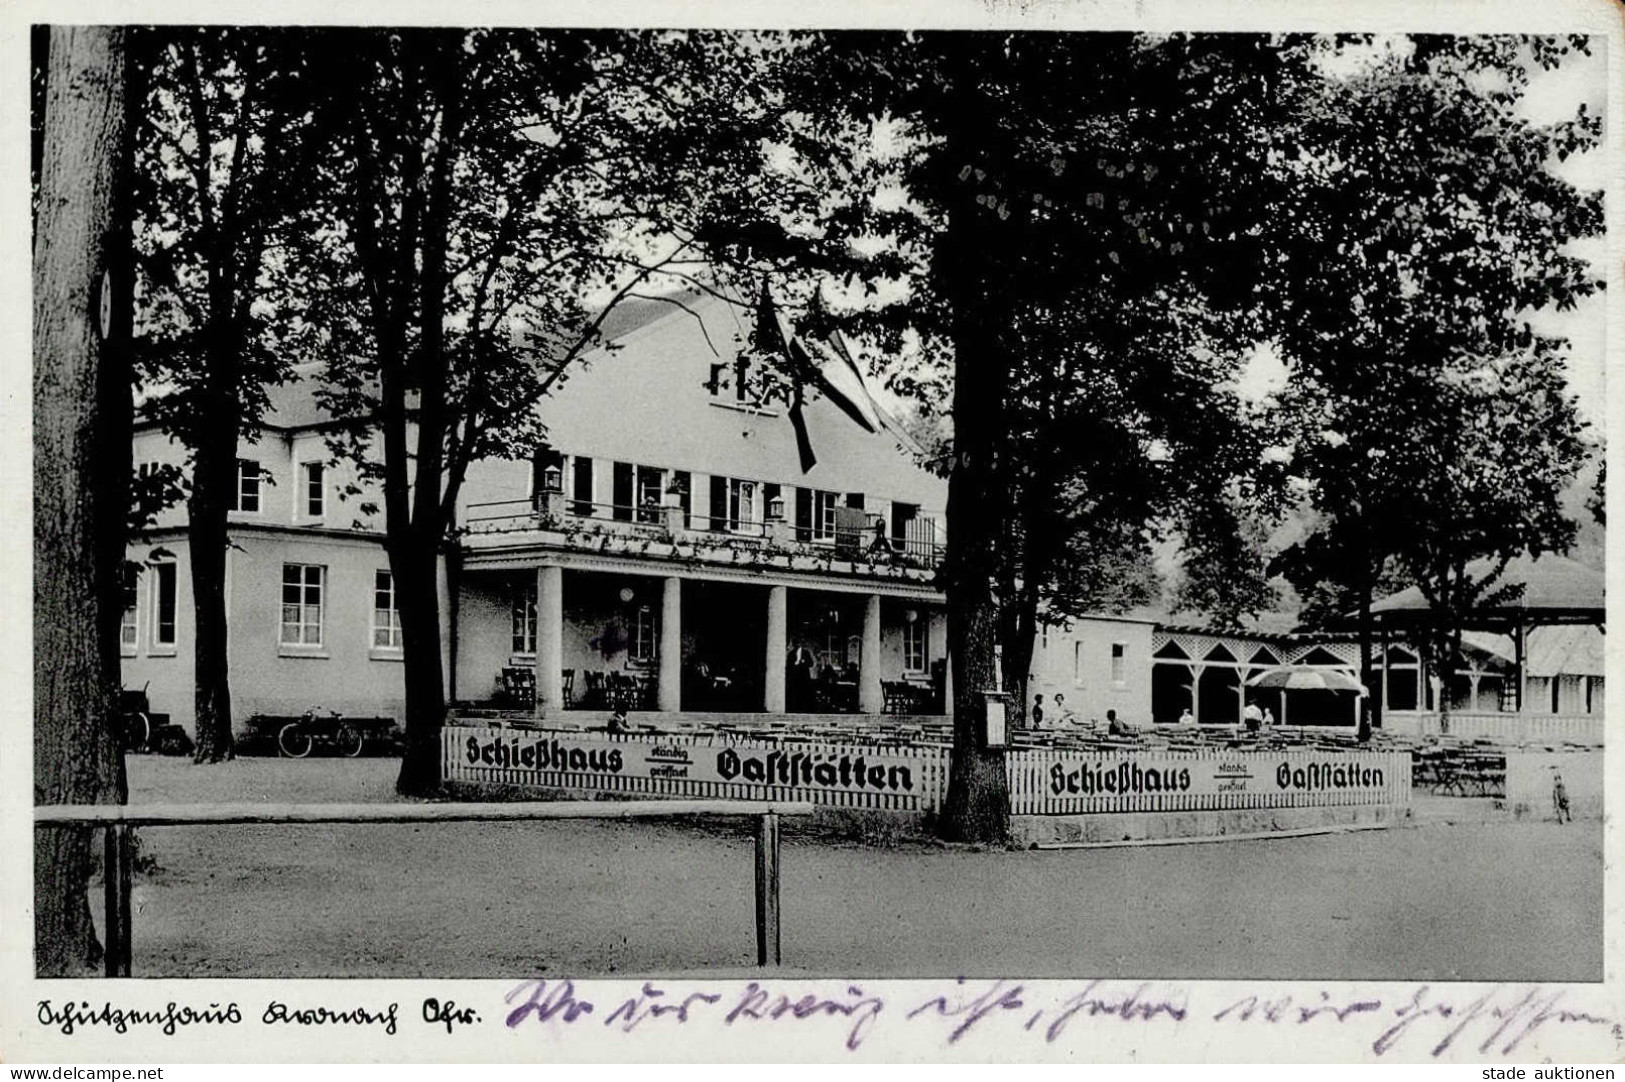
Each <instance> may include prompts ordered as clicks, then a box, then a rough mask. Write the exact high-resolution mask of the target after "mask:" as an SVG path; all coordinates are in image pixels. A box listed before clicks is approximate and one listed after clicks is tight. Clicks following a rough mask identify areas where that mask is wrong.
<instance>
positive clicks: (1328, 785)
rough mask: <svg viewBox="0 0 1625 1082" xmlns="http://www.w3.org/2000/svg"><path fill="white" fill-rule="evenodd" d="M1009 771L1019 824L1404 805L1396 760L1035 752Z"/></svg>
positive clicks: (1405, 776)
mask: <svg viewBox="0 0 1625 1082" xmlns="http://www.w3.org/2000/svg"><path fill="white" fill-rule="evenodd" d="M1008 762H1009V764H1010V803H1011V810H1012V811H1013V812H1015V813H1016V814H1018V815H1065V814H1073V813H1079V812H1134V811H1222V810H1227V809H1232V808H1290V807H1316V806H1320V807H1324V806H1328V805H1346V804H1403V803H1406V802H1408V801H1409V799H1410V786H1411V768H1410V756H1409V755H1408V754H1405V753H1403V752H1401V753H1393V752H1329V753H1328V752H1310V751H1296V750H1295V751H1246V752H1155V751H1152V752H1145V753H1140V752H1118V753H1110V754H1099V755H1084V754H1079V753H1067V752H1061V751H1054V752H1051V751H1042V750H1037V749H1034V750H1027V751H1020V752H1014V753H1012V754H1011V755H1010V756H1009V757H1008Z"/></svg>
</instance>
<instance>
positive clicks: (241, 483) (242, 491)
mask: <svg viewBox="0 0 1625 1082" xmlns="http://www.w3.org/2000/svg"><path fill="white" fill-rule="evenodd" d="M263 477H264V474H263V473H262V472H261V470H260V464H259V463H258V462H255V461H254V460H253V459H251V458H239V459H238V460H237V503H236V506H234V507H233V508H232V510H233V511H248V512H252V513H256V514H257V513H258V512H259V509H260V481H261V479H262V478H263Z"/></svg>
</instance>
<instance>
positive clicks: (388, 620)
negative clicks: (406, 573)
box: [372, 571, 401, 650]
mask: <svg viewBox="0 0 1625 1082" xmlns="http://www.w3.org/2000/svg"><path fill="white" fill-rule="evenodd" d="M372 644H373V646H375V647H378V648H381V649H385V650H399V649H400V647H401V612H400V609H398V608H396V607H395V576H394V575H393V574H391V573H390V572H388V571H375V572H373V576H372Z"/></svg>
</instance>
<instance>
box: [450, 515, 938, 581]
mask: <svg viewBox="0 0 1625 1082" xmlns="http://www.w3.org/2000/svg"><path fill="white" fill-rule="evenodd" d="M840 511H841V514H840V515H838V516H837V518H836V521H835V522H834V523H833V525H832V526H830V527H829V528H827V529H825V530H824V531H822V535H821V536H820V535H819V534H817V533H815V532H814V531H813V530H811V529H808V528H806V527H800V528H798V527H796V526H794V525H793V524H791V523H789V522H786V521H783V520H770V521H767V522H750V521H734V520H724V519H717V520H714V521H713V520H712V519H711V518H710V516H709V515H706V514H703V513H701V512H699V511H697V510H696V511H684V510H683V508H681V507H679V506H675V505H672V504H648V503H646V504H643V505H640V506H628V505H621V504H608V503H591V502H587V501H583V500H577V499H571V498H567V497H565V496H564V495H563V494H562V493H547V494H544V495H543V496H542V497H541V498H540V499H539V500H536V501H532V500H498V501H494V502H488V503H474V504H469V505H468V507H467V509H466V512H465V519H464V522H463V523H462V526H461V529H460V531H459V532H460V533H461V535H462V537H463V540H464V544H465V545H467V546H468V547H470V548H475V549H486V548H492V547H497V546H501V547H509V546H512V545H521V544H535V545H537V546H539V547H543V548H554V549H566V550H573V551H579V552H590V553H604V554H606V555H619V556H636V557H644V558H648V559H654V560H660V559H671V560H687V561H692V560H699V561H701V562H704V563H715V564H732V565H735V566H754V567H760V568H773V567H777V568H779V569H782V570H792V571H822V572H834V573H840V574H853V575H869V576H879V577H886V578H906V579H912V580H915V581H928V580H929V579H930V578H931V577H932V576H933V575H934V574H935V572H936V569H937V567H938V566H939V564H940V563H941V561H942V555H943V546H942V545H941V544H939V543H938V542H936V541H935V540H934V539H929V538H928V537H922V536H920V535H921V534H928V533H930V532H934V524H933V523H932V521H931V520H930V519H922V520H917V521H919V522H920V528H919V529H917V530H914V531H911V532H913V533H914V536H912V537H903V538H897V537H889V536H887V531H886V521H885V519H884V518H883V517H882V516H880V515H875V514H865V513H863V512H862V511H861V510H858V509H852V508H841V509H840Z"/></svg>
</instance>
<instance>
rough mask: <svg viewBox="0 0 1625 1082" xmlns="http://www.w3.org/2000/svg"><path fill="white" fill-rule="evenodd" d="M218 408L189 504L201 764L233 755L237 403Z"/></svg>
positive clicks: (198, 456) (201, 449) (197, 459)
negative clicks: (230, 576) (230, 583)
mask: <svg viewBox="0 0 1625 1082" xmlns="http://www.w3.org/2000/svg"><path fill="white" fill-rule="evenodd" d="M233 382H235V380H234V381H233ZM216 397H217V398H226V397H228V396H227V395H217V396H216ZM216 409H217V411H218V412H217V413H216V415H215V422H216V423H214V424H211V425H210V426H209V428H208V430H207V434H206V435H204V436H203V438H201V439H200V440H199V441H198V446H197V448H196V450H195V451H194V452H193V468H192V494H191V496H190V497H189V498H188V499H187V502H186V510H187V522H188V528H187V538H188V543H189V554H190V557H191V563H192V611H193V619H194V633H193V645H192V657H193V663H194V677H193V700H192V701H193V708H194V710H195V711H196V717H197V724H196V732H195V735H196V737H197V750H196V753H195V755H194V756H193V761H194V762H198V763H204V762H209V763H217V762H220V761H222V760H225V759H230V758H232V756H233V754H234V749H233V742H232V735H231V678H230V673H229V670H228V668H227V654H226V648H227V641H228V638H229V636H230V627H229V626H228V623H229V621H228V619H227V615H226V549H227V547H228V546H229V544H230V538H229V535H228V533H227V530H226V516H227V511H228V510H229V509H230V508H231V506H232V503H233V502H234V496H235V489H236V485H237V424H236V403H235V401H231V402H229V403H228V402H218V403H217V406H216ZM279 588H280V587H279ZM280 596H281V595H280V594H279V595H278V598H279V599H280Z"/></svg>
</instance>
